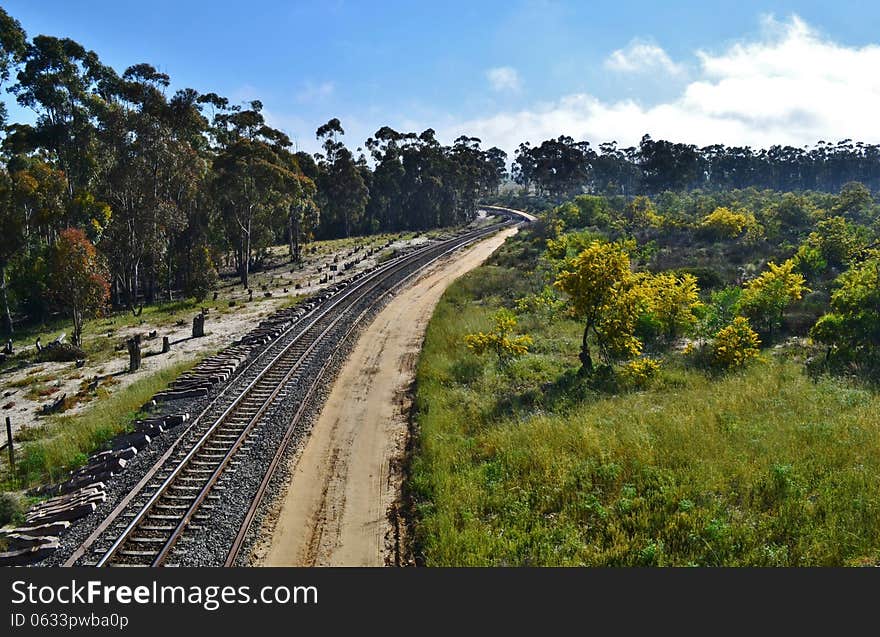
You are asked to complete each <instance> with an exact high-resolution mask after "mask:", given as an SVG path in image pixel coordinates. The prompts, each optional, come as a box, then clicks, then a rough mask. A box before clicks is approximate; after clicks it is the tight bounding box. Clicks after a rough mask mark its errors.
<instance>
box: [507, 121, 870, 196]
mask: <svg viewBox="0 0 880 637" xmlns="http://www.w3.org/2000/svg"><path fill="white" fill-rule="evenodd" d="M513 178H514V180H515V181H516V182H517V183H518V184H520V185H522V186H524V187H526V188H528V189H529V190H531V191H534V192H536V193H537V194H539V195H543V196H547V197H550V198H552V199H555V200H557V201H560V200H562V199H565V198H567V197H570V196H573V195H577V194H581V193H591V194H608V195H618V194H619V195H626V196H633V195H640V194H643V195H654V194H658V193H661V192H664V191H667V190H669V191H682V190H692V189H701V190H728V189H733V188H750V187H753V188H758V189H762V190H763V189H769V190H778V191H783V192H784V191H806V190H814V191H821V192H838V191H839V190H840V189H841V187H842V186H843V185H844V184H846V183H848V182H852V181H858V182H861V183H862V184H864V185H866V186H867V187H868V188H870V189H871V190H877V189H878V188H880V145H876V144H864V143H861V142H853V141H852V140H849V139H845V140H843V141H840V142H837V143H834V144H832V143H826V142H824V141H820V142H818V143H817V144H816V145H815V146H814V147H812V148H795V147H793V146H771V147H770V148H768V149H753V148H750V147H748V146H724V145H723V144H714V145H712V146H705V147H703V148H698V147H697V146H695V145H693V144H679V143H673V142H669V141H665V140H654V139H652V138H651V137H650V135H645V136H644V137H643V138H642V140H641V142H640V143H639V145H638V147H635V146H633V147H629V148H619V147H618V145H617V142H608V143H603V144H600V145H599V147H598V150H597V149H595V148H593V147H592V146H591V145H590V143H589V142H576V141H575V140H574V139H573V138H571V137H566V136H561V137H559V138H557V139H551V140H547V141H545V142H542V143H541V144H540V145H537V146H532V145H530V144H529V143H528V142H526V143H523V144H520V146H519V148H518V149H517V151H516V157H515V160H514V164H513Z"/></svg>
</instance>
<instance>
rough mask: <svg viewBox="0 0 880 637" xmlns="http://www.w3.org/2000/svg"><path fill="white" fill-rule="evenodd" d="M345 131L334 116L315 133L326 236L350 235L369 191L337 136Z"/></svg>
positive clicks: (361, 218)
mask: <svg viewBox="0 0 880 637" xmlns="http://www.w3.org/2000/svg"><path fill="white" fill-rule="evenodd" d="M344 134H345V131H344V130H343V129H342V125H341V123H340V122H339V120H338V119H336V118H335V117H334V118H333V119H331V120H330V121H328V122H327V123H326V124H324V125H322V126H320V127H319V128H318V130H317V131H316V132H315V135H316V136H317V138H318V139H319V140H323V144H322V146H323V148H324V153H323V154H322V155H317V156H316V159H317V164H318V168H319V174H318V190H319V192H320V202H321V208H322V210H323V224H322V225H323V227H324V229H325V232H326V233H328V236H334V235H339V234H341V235H342V236H345V237H348V236H351V233H352V231H353V230H354V229H355V228H357V227H358V226H359V224H360V223H361V221H362V220H363V217H364V211H365V210H366V207H367V200H368V197H369V191H368V190H367V186H366V184H365V183H364V178H363V175H362V174H361V171H360V169H359V167H358V163H357V161H356V160H355V158H354V155H353V154H352V152H351V151H350V150H349V149H348V148H346V147H345V144H343V143H342V142H341V141H340V140H339V137H341V136H343V135H344Z"/></svg>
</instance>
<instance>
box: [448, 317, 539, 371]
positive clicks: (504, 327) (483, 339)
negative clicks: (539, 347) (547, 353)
mask: <svg viewBox="0 0 880 637" xmlns="http://www.w3.org/2000/svg"><path fill="white" fill-rule="evenodd" d="M493 320H494V322H495V329H494V330H493V331H491V332H488V333H483V332H477V333H476V334H468V335H467V336H465V337H464V342H465V343H466V344H467V346H468V347H469V348H470V349H472V350H473V351H474V352H476V353H477V354H480V355H482V354H484V353H486V352H493V353H494V354H495V355H496V356H498V360H499V361H500V362H501V364H502V365H507V364H508V363H510V361H512V360H513V359H514V358H517V357H519V356H522V355H523V354H526V353H528V351H529V346H530V345H531V344H532V337H531V336H528V335H518V336H514V335H513V330H514V328H515V327H516V318H515V317H514V316H513V314H512V313H511V312H510V311H508V310H498V312H496V313H495V316H494V317H493Z"/></svg>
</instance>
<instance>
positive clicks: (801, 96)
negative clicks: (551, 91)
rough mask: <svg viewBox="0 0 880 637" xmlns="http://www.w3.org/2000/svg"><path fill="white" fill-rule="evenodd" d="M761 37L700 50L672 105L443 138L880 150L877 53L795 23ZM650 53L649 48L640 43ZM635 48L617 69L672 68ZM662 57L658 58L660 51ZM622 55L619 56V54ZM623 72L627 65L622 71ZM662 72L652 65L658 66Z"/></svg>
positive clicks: (568, 106) (597, 107)
mask: <svg viewBox="0 0 880 637" xmlns="http://www.w3.org/2000/svg"><path fill="white" fill-rule="evenodd" d="M762 26H763V27H764V28H763V31H762V34H761V36H760V37H758V38H756V39H754V40H753V41H747V42H739V43H735V44H732V45H730V46H728V47H726V48H725V49H724V50H721V51H719V52H714V53H713V52H708V51H697V52H695V54H696V58H697V61H698V65H697V68H695V69H694V75H693V79H692V80H691V81H689V82H688V83H687V84H686V85H685V86H684V87H683V89H682V90H681V92H680V93H679V94H678V95H677V96H676V97H675V98H674V99H671V100H669V101H666V102H663V103H659V104H643V103H640V102H637V101H634V100H630V99H626V100H618V101H613V100H610V101H609V100H600V99H598V98H596V97H595V96H593V95H590V94H587V93H579V94H573V95H568V96H564V97H561V98H559V99H557V100H555V101H553V102H551V103H545V104H538V105H535V106H533V107H530V108H527V109H524V110H520V111H509V112H500V113H497V114H495V115H492V116H489V117H485V118H478V119H472V120H469V121H463V122H459V123H450V124H449V125H448V126H445V127H442V128H440V132H441V133H442V135H443V137H444V138H447V139H454V138H455V137H456V136H457V135H459V134H462V133H467V134H469V135H476V136H477V137H480V138H482V139H483V141H484V143H485V144H486V145H487V146H488V145H498V146H500V147H502V148H504V149H505V150H507V151H508V152H512V151H513V150H514V149H515V148H516V147H517V145H518V144H519V143H520V142H521V141H524V140H529V141H532V142H539V141H541V140H544V139H547V138H550V137H557V136H559V135H561V134H566V135H570V136H572V137H574V138H576V139H586V140H589V141H591V142H593V143H594V144H596V143H598V142H602V141H610V140H616V141H618V142H619V143H621V144H626V145H629V144H637V143H638V141H639V139H640V138H641V136H642V135H643V134H645V133H650V134H651V135H652V136H653V137H654V138H655V139H656V138H665V139H669V140H673V141H682V142H688V143H694V144H698V145H705V144H711V143H716V142H720V143H725V144H737V145H740V144H749V145H752V146H758V147H766V146H770V145H772V144H791V145H804V144H813V143H815V142H816V141H818V140H826V141H836V140H840V139H845V138H852V139H856V140H861V141H866V142H880V117H877V113H878V112H880V74H878V73H877V69H878V68H880V46H878V45H875V44H871V45H867V46H861V47H853V46H845V45H842V44H839V43H836V42H833V41H831V40H829V39H827V38H825V37H823V36H822V35H820V34H819V33H818V32H817V31H816V30H815V29H813V28H812V27H810V26H809V25H808V24H806V23H805V22H804V21H803V20H801V19H800V18H798V17H797V16H793V17H792V18H790V19H788V20H786V21H777V20H775V19H774V18H772V17H770V18H765V19H764V20H763V25H762ZM639 46H650V45H637V47H639ZM634 50H635V49H633V47H632V46H630V47H629V48H628V49H626V50H622V51H620V52H618V51H615V53H614V54H612V56H611V58H609V60H611V61H612V62H610V63H611V64H613V65H617V66H618V67H621V68H624V67H625V69H628V68H629V67H630V66H631V67H632V68H638V65H637V60H639V59H641V60H642V62H644V61H645V60H653V62H652V63H653V64H654V65H655V66H657V65H659V66H660V67H662V66H668V65H667V63H666V62H665V61H663V60H664V57H663V56H665V59H667V60H668V62H669V64H672V65H673V67H678V65H676V64H675V63H674V62H673V61H672V60H669V59H668V56H666V55H665V53H664V54H663V56H658V55H657V54H656V52H655V53H646V51H648V49H645V50H643V51H642V53H644V55H641V57H639V56H636V55H631V53H632V52H633V51H634ZM660 51H661V52H662V50H660ZM617 53H620V56H617V55H616V54H617ZM628 65H629V66H628ZM658 68H659V67H658Z"/></svg>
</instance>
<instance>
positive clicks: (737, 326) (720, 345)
mask: <svg viewBox="0 0 880 637" xmlns="http://www.w3.org/2000/svg"><path fill="white" fill-rule="evenodd" d="M760 345H761V341H760V339H759V338H758V334H757V332H755V331H754V330H753V329H752V328H751V326H750V325H749V320H748V319H747V318H744V317H742V316H737V317H736V318H735V319H733V323H731V324H730V325H728V326H727V327H725V328H722V329H721V330H719V332H718V333H717V334H716V335H715V343H714V345H713V347H712V355H713V356H712V358H713V363H714V364H715V366H716V367H719V368H721V369H732V368H737V367H744V366H745V365H746V364H747V363H748V362H749V361H750V360H752V359H753V358H757V357H758V354H759V353H760V350H759V349H758V347H759V346H760Z"/></svg>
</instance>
